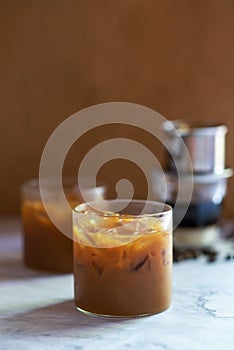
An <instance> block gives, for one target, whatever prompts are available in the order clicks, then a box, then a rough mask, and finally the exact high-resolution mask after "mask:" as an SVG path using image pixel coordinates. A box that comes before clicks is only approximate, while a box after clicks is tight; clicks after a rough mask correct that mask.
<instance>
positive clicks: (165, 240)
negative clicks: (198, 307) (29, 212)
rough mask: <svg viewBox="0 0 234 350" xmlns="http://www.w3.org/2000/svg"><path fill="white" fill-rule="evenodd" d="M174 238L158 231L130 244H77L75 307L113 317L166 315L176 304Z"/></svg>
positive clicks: (75, 254)
mask: <svg viewBox="0 0 234 350" xmlns="http://www.w3.org/2000/svg"><path fill="white" fill-rule="evenodd" d="M171 273H172V234H171V233H168V232H165V231H155V232H154V231H153V232H150V233H146V234H144V235H142V236H140V237H139V238H138V239H136V240H134V241H133V242H130V243H128V244H125V245H121V246H115V247H113V248H111V247H110V248H96V247H91V246H87V245H83V244H81V243H78V242H74V274H75V275H74V276H75V304H76V306H77V307H78V308H79V309H82V310H85V311H88V312H91V313H95V314H99V315H109V316H126V317H127V316H137V315H145V314H153V313H158V312H161V311H164V310H165V309H167V308H168V307H169V306H170V303H171V279H172V276H171Z"/></svg>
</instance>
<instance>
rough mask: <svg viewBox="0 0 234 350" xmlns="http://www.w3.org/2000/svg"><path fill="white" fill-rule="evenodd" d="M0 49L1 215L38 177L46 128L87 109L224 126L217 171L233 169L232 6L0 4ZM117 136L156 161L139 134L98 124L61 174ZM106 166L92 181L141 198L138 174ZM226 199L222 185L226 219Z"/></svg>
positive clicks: (152, 0)
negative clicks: (129, 181)
mask: <svg viewBox="0 0 234 350" xmlns="http://www.w3.org/2000/svg"><path fill="white" fill-rule="evenodd" d="M0 50H1V55H0V70H1V71H0V85H1V87H0V98H1V103H0V117H1V137H0V152H1V158H0V164H1V181H0V212H1V214H14V213H17V212H18V211H19V186H20V183H21V182H22V181H24V180H26V179H28V178H31V177H37V176H38V167H39V162H40V157H41V153H42V151H43V147H44V145H45V143H46V141H47V139H48V138H49V136H50V134H51V133H52V131H53V130H54V129H55V128H56V127H57V126H58V125H59V123H61V122H62V121H63V120H64V119H66V118H67V117H68V116H70V115H71V114H73V113H74V112H76V111H78V110H80V109H81V108H84V107H87V106H90V105H93V104H97V103H102V102H110V101H128V102H135V103H139V104H142V105H146V106H149V107H151V108H153V109H155V110H157V111H158V112H160V113H161V114H162V115H164V116H165V117H166V118H169V119H175V118H187V119H191V120H192V119H204V120H207V121H208V120H210V121H212V122H220V121H221V122H223V123H226V124H227V126H228V128H229V134H228V137H227V164H228V166H230V167H234V158H233V149H234V120H233V116H234V1H233V0H222V1H221V0H190V1H188V0H177V1H173V0H171V1H169V0H161V1H158V0H147V1H143V0H142V1H140V0H119V1H107V0H106V1H104V0H99V1H97V0H84V1H80V0H40V1H39V0H21V1H18V0H8V1H3V0H2V1H0ZM120 135H123V136H126V137H132V138H133V139H135V140H139V141H141V142H142V143H144V144H145V145H146V146H147V147H149V148H150V149H152V150H153V151H154V152H155V154H159V155H160V154H161V152H160V146H159V145H158V144H157V142H155V140H153V139H152V138H151V137H150V136H149V135H145V134H144V133H142V132H140V131H139V130H134V128H130V127H129V128H122V127H119V128H115V130H110V128H105V127H100V128H99V129H98V130H96V131H94V132H93V133H91V134H90V133H88V135H85V136H84V137H82V138H81V139H80V140H79V141H78V142H77V143H76V145H75V146H74V147H73V149H72V150H71V155H69V156H68V160H66V164H65V171H67V172H73V171H74V168H75V167H77V166H78V164H79V161H80V160H81V159H82V157H83V156H84V155H85V153H86V152H87V151H88V150H89V149H90V148H92V146H93V145H95V144H96V143H98V142H100V141H101V140H103V139H105V138H108V137H114V136H120ZM72 157H73V158H72ZM74 157H75V158H74ZM72 159H73V160H72ZM74 159H75V160H76V162H74ZM112 163H113V164H106V166H104V167H103V169H101V171H100V173H102V176H103V177H104V178H106V179H107V180H108V181H109V182H110V183H112V182H113V183H114V181H115V180H116V179H117V178H118V176H120V177H123V175H124V177H126V176H129V177H130V178H131V177H132V178H133V182H135V184H136V196H142V195H143V192H144V190H145V185H144V181H143V180H142V179H144V176H143V174H142V173H141V171H139V169H136V168H135V167H134V166H133V165H132V164H129V165H128V166H124V167H121V166H120V163H119V161H113V162H112ZM76 171H77V169H76V170H75V172H74V174H76ZM233 195H234V180H233V179H232V180H231V181H230V182H229V189H228V195H227V198H226V202H225V214H226V216H229V217H231V216H232V217H234V208H233Z"/></svg>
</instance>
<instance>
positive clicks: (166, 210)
mask: <svg viewBox="0 0 234 350" xmlns="http://www.w3.org/2000/svg"><path fill="white" fill-rule="evenodd" d="M116 201H118V202H123V203H126V204H127V205H126V207H127V206H128V205H130V204H133V203H139V204H140V203H142V204H144V203H145V204H152V205H154V206H160V207H161V209H162V210H160V211H159V212H154V213H142V214H136V215H134V214H127V213H118V212H112V211H108V210H106V211H104V210H103V211H102V210H98V209H96V207H95V203H96V204H98V203H100V201H98V200H97V201H91V202H85V203H81V204H79V205H77V206H76V207H75V208H73V212H74V214H89V215H93V216H98V217H108V218H112V217H113V218H114V217H115V218H116V217H120V218H121V217H124V216H125V217H126V216H128V217H129V218H134V219H140V218H145V217H160V216H162V215H168V214H170V213H171V212H172V207H171V206H170V205H169V204H167V203H164V202H159V201H152V200H143V199H133V200H131V201H130V202H129V200H128V199H117V200H114V199H107V200H105V202H107V203H108V202H109V203H111V202H113V203H114V202H116ZM92 205H93V208H94V211H87V210H85V207H87V206H89V207H91V208H92Z"/></svg>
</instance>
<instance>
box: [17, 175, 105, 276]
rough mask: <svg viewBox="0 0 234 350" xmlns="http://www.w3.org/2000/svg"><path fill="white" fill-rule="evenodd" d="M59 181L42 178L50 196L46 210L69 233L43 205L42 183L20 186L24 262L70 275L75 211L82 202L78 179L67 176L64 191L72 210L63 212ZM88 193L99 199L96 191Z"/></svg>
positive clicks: (33, 180)
mask: <svg viewBox="0 0 234 350" xmlns="http://www.w3.org/2000/svg"><path fill="white" fill-rule="evenodd" d="M56 181H57V180H56V179H53V178H46V179H43V186H44V188H46V191H47V194H48V203H47V207H49V209H50V212H51V211H52V213H53V217H55V218H56V221H57V222H58V223H60V224H64V225H65V226H66V227H67V232H66V234H64V233H63V232H61V231H60V230H59V229H58V227H57V226H56V225H55V224H54V223H53V222H52V221H51V219H50V217H49V215H48V213H47V211H46V209H45V207H44V205H43V202H42V198H41V193H40V186H39V180H38V179H31V180H28V181H26V182H25V183H24V184H23V185H22V187H21V196H22V203H21V214H22V223H23V249H24V263H25V264H26V265H27V266H29V267H32V268H34V269H39V270H45V271H51V272H58V273H70V272H72V271H73V244H72V209H73V208H74V207H75V206H77V205H78V204H80V203H82V202H83V199H82V196H81V193H80V190H79V187H78V185H77V179H76V178H73V177H65V178H64V180H63V190H64V194H65V196H66V198H67V201H68V203H69V205H70V207H71V210H70V212H67V211H64V209H63V205H62V196H61V193H59V191H58V189H57V183H56ZM87 191H89V196H91V198H93V200H96V199H97V195H96V194H97V192H96V189H93V188H88V187H87ZM97 191H98V193H100V194H102V193H103V192H104V188H103V187H101V186H100V187H98V189H97ZM69 232H70V233H69ZM69 235H70V237H69Z"/></svg>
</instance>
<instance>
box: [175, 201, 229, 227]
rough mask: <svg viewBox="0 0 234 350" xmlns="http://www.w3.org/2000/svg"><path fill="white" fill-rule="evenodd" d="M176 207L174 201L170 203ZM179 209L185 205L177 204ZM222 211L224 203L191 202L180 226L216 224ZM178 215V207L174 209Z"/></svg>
mask: <svg viewBox="0 0 234 350" xmlns="http://www.w3.org/2000/svg"><path fill="white" fill-rule="evenodd" d="M170 205H171V206H172V207H174V203H171V204H170ZM177 208H178V209H177V210H178V211H179V210H182V209H183V205H179V206H177ZM221 212H222V203H219V204H215V203H213V202H196V203H190V205H189V207H188V210H187V212H186V214H185V216H184V218H183V219H182V221H181V222H180V224H179V226H180V227H203V226H208V225H214V224H216V223H217V221H218V220H219V219H220V216H221ZM174 216H176V208H175V211H174Z"/></svg>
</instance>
